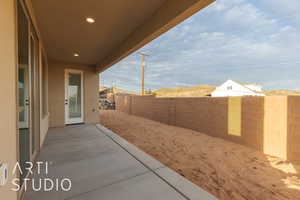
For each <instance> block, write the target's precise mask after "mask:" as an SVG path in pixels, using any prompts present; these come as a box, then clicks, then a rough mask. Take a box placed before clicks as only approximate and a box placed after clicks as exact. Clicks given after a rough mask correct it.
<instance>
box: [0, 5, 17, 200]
mask: <svg viewBox="0 0 300 200" xmlns="http://www.w3.org/2000/svg"><path fill="white" fill-rule="evenodd" d="M15 20H16V19H15V1H11V0H1V1H0V27H1V30H2V31H0V44H1V45H0V55H1V59H0V85H1V87H0V94H1V98H0V111H1V112H0V135H1V139H0V163H7V164H8V165H9V169H10V170H9V180H8V183H7V184H6V185H5V186H0V199H9V200H16V199H17V195H18V194H17V193H16V192H13V191H11V188H13V185H12V184H10V183H11V181H12V179H13V178H15V176H12V168H13V167H14V165H15V164H16V162H17V148H18V137H17V134H18V133H17V115H16V113H17V96H16V95H17V89H16V88H17V52H16V27H15ZM3 30H5V31H3Z"/></svg>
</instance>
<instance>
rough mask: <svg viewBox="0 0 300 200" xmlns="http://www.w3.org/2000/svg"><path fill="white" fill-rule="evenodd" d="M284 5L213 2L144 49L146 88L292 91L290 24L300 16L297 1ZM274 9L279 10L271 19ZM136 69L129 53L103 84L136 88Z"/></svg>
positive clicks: (295, 57) (295, 37) (299, 39)
mask: <svg viewBox="0 0 300 200" xmlns="http://www.w3.org/2000/svg"><path fill="white" fill-rule="evenodd" d="M283 2H284V3H283ZM286 2H287V1H282V0H260V1H256V0H218V1H216V2H215V3H214V4H213V5H211V6H209V7H208V8H207V9H205V10H204V11H203V12H200V13H199V14H196V15H195V16H193V17H192V18H190V19H189V20H187V21H185V22H184V23H183V24H181V25H179V26H177V27H175V28H174V29H172V30H171V31H169V32H168V33H166V34H165V35H163V36H161V37H160V38H158V39H156V40H155V41H153V42H151V43H150V44H148V45H146V46H145V47H144V48H143V49H142V50H143V51H146V52H149V53H150V54H151V56H150V57H148V58H147V70H146V86H147V87H148V88H152V89H155V88H159V87H172V86H175V85H176V84H178V83H180V84H181V85H184V84H187V85H191V84H200V83H206V84H218V83H221V82H222V81H224V80H225V79H227V78H234V79H237V80H241V81H253V82H257V83H261V84H263V85H265V86H266V87H269V88H275V87H278V88H282V87H287V86H289V87H290V88H294V85H297V84H298V83H299V81H298V76H297V74H299V73H300V68H299V67H298V66H299V63H300V58H299V53H298V52H300V46H299V43H300V27H299V26H297V25H295V23H291V21H290V20H292V19H293V20H294V19H296V18H297V17H298V15H299V13H300V12H299V13H298V12H297V13H296V12H295V11H296V10H297V11H298V10H300V7H299V4H300V1H299V0H289V1H288V2H289V5H287V3H286ZM283 4H284V5H283ZM292 5H293V6H292ZM295 8H297V9H295ZM272 9H273V10H275V9H276V10H277V11H276V12H274V13H271V14H270V10H272ZM287 13H289V15H287ZM287 19H289V21H287ZM139 66H140V57H139V56H138V55H137V54H133V55H131V56H129V57H128V58H126V59H124V60H123V61H121V62H120V63H118V64H116V65H115V66H114V67H113V68H111V69H109V70H108V71H107V72H105V73H104V79H106V80H107V81H104V82H107V83H108V84H109V83H110V81H111V80H112V79H118V80H120V83H122V84H124V85H123V86H124V87H123V88H136V89H138V85H139V76H140V71H139V70H140V68H139ZM287 69H289V70H287ZM283 70H284V72H283ZM274 80H275V81H274ZM287 80H288V81H287ZM274 82H277V85H275V84H274Z"/></svg>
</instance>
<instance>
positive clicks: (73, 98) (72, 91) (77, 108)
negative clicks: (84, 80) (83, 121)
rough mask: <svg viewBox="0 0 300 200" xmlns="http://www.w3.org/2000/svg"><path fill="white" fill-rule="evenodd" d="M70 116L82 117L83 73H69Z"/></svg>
mask: <svg viewBox="0 0 300 200" xmlns="http://www.w3.org/2000/svg"><path fill="white" fill-rule="evenodd" d="M68 88H69V89H68V94H69V118H81V74H76V73H69V87H68Z"/></svg>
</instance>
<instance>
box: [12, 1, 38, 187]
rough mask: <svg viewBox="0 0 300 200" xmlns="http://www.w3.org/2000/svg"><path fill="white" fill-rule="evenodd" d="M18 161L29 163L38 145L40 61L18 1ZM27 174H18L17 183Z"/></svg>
mask: <svg viewBox="0 0 300 200" xmlns="http://www.w3.org/2000/svg"><path fill="white" fill-rule="evenodd" d="M17 15H18V16H17V19H18V100H19V156H20V157H19V162H20V165H21V168H22V171H23V172H26V170H25V168H26V167H28V166H26V162H30V161H33V160H34V158H35V156H36V154H37V152H38V150H39V146H40V70H39V68H40V66H39V63H40V58H39V55H40V54H39V52H40V47H39V41H38V37H37V34H36V33H35V31H34V28H33V26H32V24H31V22H30V19H29V17H28V15H27V14H26V12H25V9H24V6H23V4H22V1H18V12H17ZM26 176H27V174H25V173H23V174H20V178H21V183H22V181H23V180H24V178H25V177H26Z"/></svg>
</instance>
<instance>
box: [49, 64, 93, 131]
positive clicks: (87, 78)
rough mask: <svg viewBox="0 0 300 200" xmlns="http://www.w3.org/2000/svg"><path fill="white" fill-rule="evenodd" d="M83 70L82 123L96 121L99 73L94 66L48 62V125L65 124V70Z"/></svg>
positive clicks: (58, 125) (57, 125)
mask: <svg viewBox="0 0 300 200" xmlns="http://www.w3.org/2000/svg"><path fill="white" fill-rule="evenodd" d="M66 69H77V70H82V71H83V88H84V93H83V94H84V100H83V101H84V123H97V122H98V121H99V120H98V119H99V115H98V85H99V74H98V73H96V70H95V68H94V67H90V66H84V65H76V64H68V63H62V62H57V61H50V62H49V113H50V127H61V126H65V104H64V101H65V70H66Z"/></svg>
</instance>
